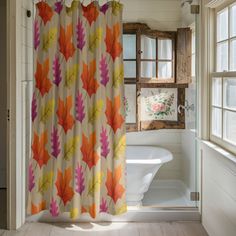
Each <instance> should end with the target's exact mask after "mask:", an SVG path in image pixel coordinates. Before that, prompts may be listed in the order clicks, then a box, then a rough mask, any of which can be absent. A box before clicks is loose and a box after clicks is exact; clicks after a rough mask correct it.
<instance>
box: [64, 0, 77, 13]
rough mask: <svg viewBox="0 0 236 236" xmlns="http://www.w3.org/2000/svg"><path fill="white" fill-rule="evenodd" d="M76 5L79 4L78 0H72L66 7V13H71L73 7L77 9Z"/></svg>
mask: <svg viewBox="0 0 236 236" xmlns="http://www.w3.org/2000/svg"><path fill="white" fill-rule="evenodd" d="M78 5H79V0H74V1H73V2H72V3H71V6H70V7H66V14H68V15H70V16H71V15H72V13H73V11H74V10H75V9H78Z"/></svg>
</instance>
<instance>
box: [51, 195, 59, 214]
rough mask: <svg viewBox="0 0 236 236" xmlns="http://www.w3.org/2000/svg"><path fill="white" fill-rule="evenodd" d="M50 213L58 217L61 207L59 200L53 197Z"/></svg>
mask: <svg viewBox="0 0 236 236" xmlns="http://www.w3.org/2000/svg"><path fill="white" fill-rule="evenodd" d="M50 213H51V216H53V217H57V216H58V215H59V209H58V205H57V201H56V200H54V199H53V198H52V201H51V203H50Z"/></svg>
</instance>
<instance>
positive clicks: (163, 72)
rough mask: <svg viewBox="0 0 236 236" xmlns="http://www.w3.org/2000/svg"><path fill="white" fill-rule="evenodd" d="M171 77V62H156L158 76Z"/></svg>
mask: <svg viewBox="0 0 236 236" xmlns="http://www.w3.org/2000/svg"><path fill="white" fill-rule="evenodd" d="M171 77H172V62H158V78H163V79H167V78H171Z"/></svg>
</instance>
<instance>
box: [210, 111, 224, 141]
mask: <svg viewBox="0 0 236 236" xmlns="http://www.w3.org/2000/svg"><path fill="white" fill-rule="evenodd" d="M211 128H212V134H213V135H215V136H218V137H221V132H222V110H221V109H220V108H215V107H213V108H212V127H211Z"/></svg>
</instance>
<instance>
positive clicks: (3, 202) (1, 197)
mask: <svg viewBox="0 0 236 236" xmlns="http://www.w3.org/2000/svg"><path fill="white" fill-rule="evenodd" d="M6 216H7V190H6V189H0V229H5V228H6V225H7V217H6ZM0 235H1V231H0Z"/></svg>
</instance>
